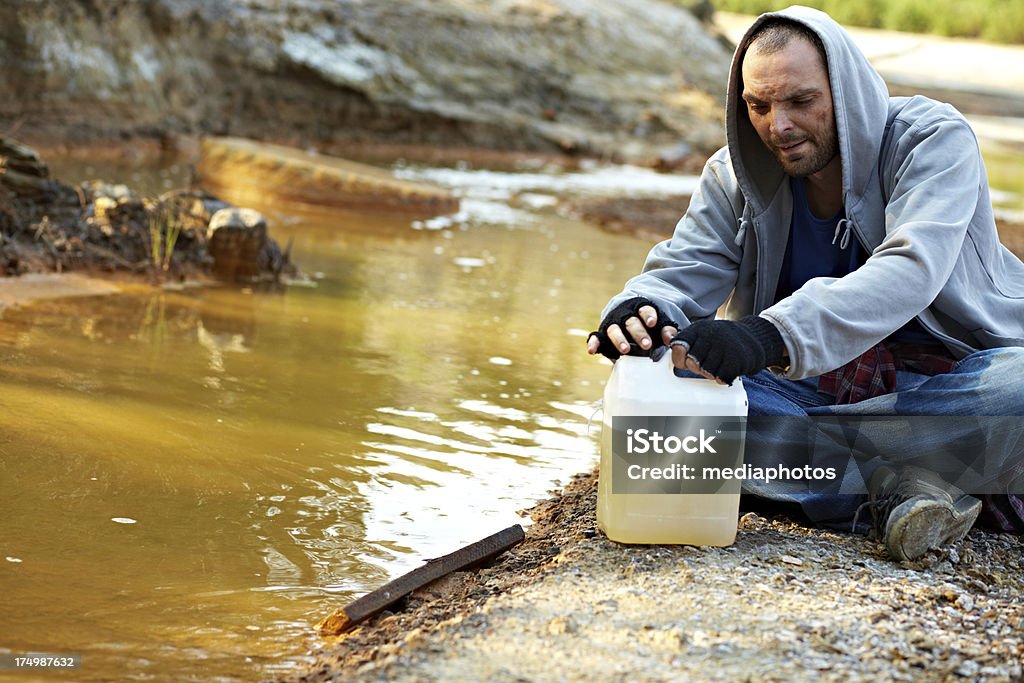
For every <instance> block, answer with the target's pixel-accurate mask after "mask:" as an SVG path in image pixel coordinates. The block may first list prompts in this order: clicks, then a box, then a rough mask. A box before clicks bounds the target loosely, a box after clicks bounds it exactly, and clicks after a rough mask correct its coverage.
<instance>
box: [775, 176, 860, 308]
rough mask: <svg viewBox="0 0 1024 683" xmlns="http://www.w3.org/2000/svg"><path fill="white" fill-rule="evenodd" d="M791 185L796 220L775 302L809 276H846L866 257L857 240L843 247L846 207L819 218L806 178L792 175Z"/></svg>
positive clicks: (796, 288)
mask: <svg viewBox="0 0 1024 683" xmlns="http://www.w3.org/2000/svg"><path fill="white" fill-rule="evenodd" d="M789 186H790V188H791V189H792V191H793V221H792V223H791V224H790V228H789V243H788V244H787V245H786V256H785V258H784V259H783V261H782V272H781V273H780V274H779V286H778V289H776V291H775V300H776V301H778V300H780V299H784V298H786V297H787V296H789V295H790V294H792V293H793V292H795V291H796V290H798V289H800V288H801V287H803V285H804V283H805V282H807V281H808V280H810V279H813V278H816V277H843V276H844V275H846V274H847V273H850V272H853V271H855V270H857V268H859V267H860V266H861V264H863V263H864V261H866V260H867V255H866V254H865V253H864V250H863V249H862V248H861V246H860V243H859V242H858V241H857V240H856V239H850V240H849V242H848V244H847V245H846V248H845V249H843V248H842V246H841V242H842V237H843V236H842V235H839V236H838V238H837V237H836V227H837V226H838V225H839V221H841V220H842V219H843V218H845V217H846V212H845V209H840V210H839V213H837V214H836V215H834V216H832V217H831V218H818V217H817V216H815V215H814V214H813V213H811V207H810V205H809V204H808V203H807V189H806V188H805V187H804V179H803V178H790V179H789ZM844 230H845V228H844Z"/></svg>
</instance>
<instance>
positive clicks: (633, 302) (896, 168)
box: [587, 7, 1024, 560]
mask: <svg viewBox="0 0 1024 683" xmlns="http://www.w3.org/2000/svg"><path fill="white" fill-rule="evenodd" d="M726 126H727V140H728V144H727V146H726V147H724V148H723V149H721V150H719V151H718V152H717V153H716V154H715V155H714V156H712V158H711V159H710V160H709V161H708V162H707V164H706V166H705V168H704V172H703V174H702V176H701V182H700V185H699V188H698V189H697V191H696V192H695V193H694V195H693V198H692V200H691V203H690V206H689V209H688V210H687V212H686V215H685V216H683V218H682V219H681V220H680V222H679V224H678V226H677V227H676V230H675V233H674V235H673V237H672V238H671V239H670V240H667V241H665V242H662V243H660V244H658V245H657V246H655V247H654V248H653V249H652V251H651V253H650V254H649V256H648V258H647V261H646V263H645V264H644V268H643V271H642V273H641V274H640V275H638V276H636V277H634V278H633V279H631V280H630V281H629V282H627V283H626V285H625V288H624V290H623V292H622V293H621V294H619V295H617V296H616V297H614V298H613V299H612V300H611V301H610V302H609V304H608V306H607V307H606V309H605V311H604V313H603V315H602V323H601V326H600V328H599V330H598V331H597V332H595V333H593V334H592V335H591V336H590V338H589V339H588V342H587V344H588V351H589V352H590V353H591V354H594V353H599V352H600V353H603V354H604V355H606V356H608V357H609V358H612V359H613V360H614V359H615V358H617V357H618V356H619V355H620V354H624V353H629V352H631V350H632V352H633V353H642V354H645V353H650V352H651V351H652V350H653V349H656V348H659V347H661V346H663V345H670V346H671V348H672V358H673V361H674V364H675V365H676V367H678V368H684V369H686V370H689V371H691V372H694V373H697V374H700V375H703V376H705V377H708V378H714V379H716V380H718V381H720V382H725V383H732V382H733V381H734V380H735V379H736V378H737V377H740V376H744V385H745V388H746V390H747V394H748V398H749V402H750V415H751V416H752V418H753V417H758V416H774V417H778V418H779V419H778V421H777V422H776V423H771V422H764V421H762V422H760V423H758V424H759V425H760V426H759V427H756V428H752V427H748V439H747V446H746V453H747V461H748V462H751V460H752V459H753V460H755V461H757V460H758V459H760V461H761V462H762V463H763V464H766V465H770V464H772V459H773V458H783V459H785V458H792V457H793V453H794V452H796V451H794V450H793V449H792V448H791V446H792V443H789V444H788V445H785V446H784V445H783V442H786V441H790V442H792V441H800V440H802V439H805V438H806V435H801V436H799V437H797V438H794V437H793V427H792V425H793V423H792V422H786V421H785V419H783V418H799V419H804V420H807V419H817V418H830V419H831V418H835V417H842V418H876V417H890V418H892V417H900V418H901V419H902V418H904V417H907V416H914V417H919V416H921V417H923V419H925V420H926V421H925V422H924V423H922V424H924V425H925V426H926V427H927V429H928V430H930V431H931V432H935V431H936V428H937V429H938V431H939V432H941V433H939V434H938V435H937V436H936V435H935V434H932V435H931V436H930V437H925V438H924V439H923V440H924V441H928V440H929V439H930V440H932V441H937V442H942V443H945V444H947V445H948V444H951V443H952V444H966V443H968V441H965V440H964V439H967V437H969V436H970V434H973V433H974V432H978V431H979V429H980V430H981V436H980V437H978V438H977V439H976V444H981V446H980V447H978V448H979V451H980V452H983V453H982V454H983V457H984V460H985V469H986V472H988V473H989V474H992V473H993V472H994V474H992V476H990V477H989V478H988V479H986V480H985V481H986V482H988V484H987V486H988V488H985V489H984V491H981V490H978V491H971V492H973V493H986V494H992V493H1005V492H1007V491H1011V490H1012V491H1018V489H1017V488H1015V487H1016V486H1019V482H1020V481H1021V480H1022V479H1021V475H1022V473H1024V447H1022V446H1021V444H1024V434H1021V432H1020V431H1016V430H1018V429H1019V428H1018V427H1017V426H1016V424H1018V423H1021V422H1024V421H1022V420H1019V419H1017V420H1012V421H1008V420H1005V419H1004V420H1002V421H999V420H998V419H997V420H996V422H994V423H992V422H985V420H986V419H987V418H988V416H1021V415H1024V383H1022V380H1024V264H1022V263H1021V261H1020V260H1019V259H1017V258H1016V257H1015V256H1013V255H1012V254H1011V253H1010V252H1009V251H1008V250H1006V249H1005V248H1004V247H1003V246H1002V245H1001V244H1000V243H999V238H998V235H997V233H996V227H995V221H994V218H993V215H992V207H991V201H990V197H989V190H988V185H987V178H986V175H985V169H984V165H983V163H982V160H981V155H980V152H979V150H978V144H977V141H976V140H975V137H974V135H973V133H972V131H971V128H970V126H969V125H968V124H967V122H966V121H965V120H964V119H963V117H962V116H961V115H960V114H959V113H958V112H956V111H955V110H954V109H953V108H952V107H951V106H949V105H945V104H940V103H938V102H935V101H933V100H930V99H927V98H924V97H920V96H918V97H912V98H890V97H889V96H888V92H887V89H886V87H885V84H884V82H883V81H882V79H881V77H880V76H879V75H878V74H877V72H876V71H875V70H874V69H873V68H872V67H871V66H870V64H869V63H868V62H867V60H866V59H865V57H864V56H863V54H862V53H861V52H860V51H859V50H858V48H857V47H856V46H855V45H854V43H853V41H852V40H851V38H850V36H849V35H848V34H847V33H846V31H844V30H843V29H842V28H841V27H840V26H839V25H838V24H836V23H835V22H834V21H833V20H832V19H831V18H829V17H828V16H827V15H825V14H823V13H821V12H818V11H816V10H812V9H808V8H805V7H792V8H789V9H788V10H785V11H782V12H778V13H770V14H766V15H763V16H761V17H759V18H758V19H757V21H756V22H755V23H754V24H753V26H751V28H750V29H749V30H748V32H747V34H746V35H745V36H744V38H743V40H742V41H741V42H740V44H739V46H738V47H737V50H736V54H735V56H734V59H733V64H732V71H731V74H730V79H729V91H728V98H727V116H726ZM720 307H723V308H722V312H723V317H724V319H720V320H715V319H714V317H715V314H716V311H718V310H719V308H720ZM954 416H955V417H954ZM961 418H963V419H968V418H970V419H971V420H975V421H974V422H971V423H970V425H965V423H964V422H963V419H961ZM773 419H774V418H773ZM929 419H930V420H932V421H931V422H927V420H929ZM979 423H984V426H983V427H981V428H979V427H978V424H979ZM751 424H753V423H751ZM1008 424H1011V425H1012V426H1010V427H1009V428H1007V425H1008ZM814 429H815V430H825V427H819V426H815V427H814ZM858 429H861V430H862V431H861V433H859V434H858V435H857V437H855V438H853V439H852V440H851V441H850V442H844V443H839V444H838V445H836V443H834V442H830V443H832V445H831V446H830V448H832V450H833V451H835V452H838V453H839V454H840V455H842V454H843V453H845V454H846V455H845V456H844V457H849V456H850V454H851V452H853V451H856V452H857V453H860V454H861V455H862V457H861V459H859V460H858V462H857V465H858V467H860V468H861V472H862V473H863V469H864V468H863V465H864V463H865V462H868V463H870V465H871V467H870V469H871V470H872V472H873V473H872V472H868V473H866V474H865V477H864V480H865V481H866V482H867V483H866V486H863V487H862V488H863V489H865V490H866V491H867V493H869V494H870V505H869V507H870V508H871V509H872V512H873V513H874V515H873V516H874V523H875V528H876V531H877V532H878V533H879V535H880V536H881V537H882V538H883V539H884V542H885V545H886V547H887V548H888V551H889V553H890V554H891V555H892V556H893V557H894V558H896V559H899V560H908V559H914V558H917V557H920V556H921V555H923V554H924V553H925V552H927V551H928V550H929V549H931V548H934V547H938V546H941V545H943V544H945V543H949V542H953V541H957V540H959V539H960V538H962V537H963V536H964V535H965V534H966V533H967V532H968V530H969V529H970V528H971V526H972V525H973V524H974V522H975V520H976V518H977V517H978V515H979V512H980V511H981V510H982V507H983V506H982V502H981V501H980V500H978V499H977V498H975V497H973V496H970V495H966V494H965V493H964V491H962V490H959V489H958V488H957V487H955V486H953V485H951V483H950V481H949V478H948V477H945V478H943V477H939V476H937V475H936V474H935V473H934V472H932V471H930V470H929V469H928V468H922V467H920V466H910V465H908V464H907V463H908V462H910V461H911V460H912V458H911V455H913V453H914V451H915V449H919V448H923V446H921V443H919V440H918V439H917V438H915V439H914V440H913V441H912V440H910V439H909V438H908V437H906V436H905V435H904V436H894V434H896V433H897V432H898V430H895V429H893V428H892V425H888V426H887V427H886V426H884V425H883V427H873V426H872V423H871V422H865V423H864V424H861V425H860V426H859V427H858ZM872 429H875V430H876V432H875V433H871V430H872ZM950 430H951V431H950ZM957 430H959V431H957ZM972 430H973V431H972ZM911 433H917V434H919V435H920V434H921V430H919V429H918V430H916V432H915V430H914V429H911ZM865 434H868V435H869V436H870V437H871V438H869V439H867V440H866V441H867V442H868V443H870V444H871V445H872V448H873V449H874V450H872V451H871V452H870V453H868V454H866V455H865V454H863V453H861V451H860V447H859V446H851V445H850V443H852V442H853V441H857V439H858V438H859V437H860V436H863V435H865ZM817 438H818V439H819V440H821V436H820V434H818V437H817ZM830 438H832V437H831V436H830ZM826 440H827V439H826ZM833 441H837V440H835V439H833ZM838 441H841V439H839V440H838ZM939 447H941V446H936V448H939ZM964 448H967V446H961V447H960V450H961V451H963V450H964ZM844 449H845V450H844ZM800 452H801V453H803V454H804V455H803V456H801V457H811V458H814V457H817V456H816V455H815V453H816V451H812V452H811V455H807V451H806V450H805V451H800ZM879 453H880V454H881V458H882V460H881V461H880V460H879V459H878V457H877V456H878V455H879ZM908 453H909V454H910V455H908ZM854 455H855V457H856V455H857V454H856V453H855V454H854ZM828 457H835V453H832V454H831V455H829V456H828ZM972 457H973V456H972ZM979 457H981V456H979ZM880 463H881V464H880ZM946 464H948V462H947V463H946ZM848 474H849V473H848ZM1011 485H1012V486H1013V488H1011ZM745 489H746V490H747V491H749V492H754V493H757V494H760V495H763V496H767V497H770V498H776V499H782V500H789V501H795V502H798V503H800V504H801V505H802V506H803V509H804V511H805V512H806V513H807V514H808V515H809V516H810V517H811V519H812V520H814V521H817V522H822V523H833V524H838V523H841V522H844V521H845V522H846V523H847V524H848V523H849V520H850V519H851V518H854V519H855V520H856V516H855V515H854V510H855V509H856V508H857V507H858V503H860V502H861V500H862V498H857V497H851V496H848V495H834V494H833V493H830V492H822V491H821V490H820V487H819V488H816V487H815V486H814V485H810V484H808V483H807V482H804V483H803V484H802V487H801V486H796V487H793V486H789V487H788V488H787V487H785V486H780V485H778V484H775V485H772V484H771V483H769V482H756V481H748V482H746V483H745ZM847 490H848V489H846V488H844V489H842V491H847ZM984 500H985V504H986V509H988V508H990V509H988V512H989V513H990V514H989V515H988V516H987V519H990V520H992V521H995V522H996V523H998V524H999V525H1000V526H1002V527H1003V528H1005V529H1007V530H1010V529H1016V530H1017V531H1021V530H1024V505H1021V501H1022V500H1024V499H1022V498H1017V497H1014V496H1006V495H1003V496H996V495H985V496H984Z"/></svg>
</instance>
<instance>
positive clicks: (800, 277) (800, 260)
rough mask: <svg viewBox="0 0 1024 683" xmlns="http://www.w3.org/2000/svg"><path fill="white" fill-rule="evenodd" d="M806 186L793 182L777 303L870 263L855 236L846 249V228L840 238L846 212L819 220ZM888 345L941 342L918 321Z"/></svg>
mask: <svg viewBox="0 0 1024 683" xmlns="http://www.w3.org/2000/svg"><path fill="white" fill-rule="evenodd" d="M804 182H805V181H804V179H803V178H793V177H791V178H790V179H789V186H790V189H791V190H792V191H793V220H792V222H791V223H790V228H789V242H788V243H787V244H786V255H785V257H784V258H783V261H782V271H781V272H780V273H779V284H778V287H777V288H776V290H775V300H776V301H779V300H780V299H784V298H786V297H787V296H789V295H790V294H792V293H793V292H795V291H796V290H798V289H800V288H801V287H803V285H804V283H805V282H807V281H808V280H810V279H812V278H816V277H836V278H838V277H843V276H844V275H846V274H847V273H851V272H853V271H855V270H857V269H858V268H860V267H861V265H863V264H864V262H865V261H866V260H867V253H866V252H865V251H864V249H863V247H861V245H860V242H859V241H858V240H857V239H856V237H855V236H852V235H851V237H850V239H849V240H848V241H847V244H846V248H845V249H844V248H843V246H842V242H843V233H844V232H845V231H846V230H847V228H846V227H845V226H844V227H843V229H842V230H841V231H840V233H839V235H838V236H837V235H836V227H838V225H839V221H841V220H842V219H843V218H845V217H846V210H845V209H840V210H839V212H838V213H837V214H836V215H834V216H832V217H831V218H818V217H817V216H815V215H814V214H813V213H812V212H811V207H810V205H809V204H808V202H807V189H806V187H805V184H804ZM886 341H898V342H907V343H914V344H924V343H934V342H936V341H937V340H936V339H935V337H933V336H932V335H931V334H929V333H928V331H927V330H925V329H924V328H923V327H921V324H920V323H918V322H917V319H916V318H915V319H912V320H911V321H910V322H908V323H907V324H906V325H904V326H903V327H901V328H900V329H898V330H896V331H895V332H893V333H892V334H891V335H890V336H889V338H888V339H887V340H886Z"/></svg>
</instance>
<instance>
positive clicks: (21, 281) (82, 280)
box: [0, 273, 122, 311]
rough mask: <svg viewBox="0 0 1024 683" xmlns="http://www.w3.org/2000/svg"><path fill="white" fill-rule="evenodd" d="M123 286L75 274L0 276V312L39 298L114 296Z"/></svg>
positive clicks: (106, 280) (107, 280)
mask: <svg viewBox="0 0 1024 683" xmlns="http://www.w3.org/2000/svg"><path fill="white" fill-rule="evenodd" d="M120 291H122V287H121V286H119V285H118V284H117V283H116V282H112V281H111V280H109V279H102V280H101V279H99V278H95V277H90V276H88V275H81V274H78V273H66V274H59V273H30V274H27V275H22V276H21V277H0V311H2V310H3V309H4V308H7V307H8V306H20V305H24V304H29V303H32V302H33V301H39V300H41V299H58V298H62V297H74V296H97V295H101V294H115V293H117V292H120Z"/></svg>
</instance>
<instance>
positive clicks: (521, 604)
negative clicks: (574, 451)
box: [288, 474, 1024, 681]
mask: <svg viewBox="0 0 1024 683" xmlns="http://www.w3.org/2000/svg"><path fill="white" fill-rule="evenodd" d="M596 482H597V478H596V475H595V474H589V475H583V476H580V477H578V478H576V479H575V480H574V481H572V482H571V483H570V484H569V485H568V486H567V487H566V489H565V491H564V492H563V493H561V494H560V495H558V496H556V497H555V498H553V499H551V500H549V501H545V502H543V503H541V504H540V505H538V506H537V507H536V508H535V509H534V510H533V511H532V516H533V518H534V520H535V525H534V526H532V527H531V528H530V529H529V530H528V533H527V540H526V542H525V543H523V544H522V545H520V546H518V547H516V548H514V549H513V550H511V551H509V552H508V553H506V555H504V556H503V557H502V558H501V559H500V560H499V562H498V563H497V564H496V565H495V566H493V567H491V568H488V569H484V570H480V571H477V572H474V573H463V574H459V575H455V576H453V577H451V578H449V579H448V580H443V581H441V582H439V583H438V584H434V585H432V586H428V587H427V589H424V590H423V591H421V592H420V593H418V594H415V595H413V596H411V597H410V598H409V599H408V603H407V605H406V607H405V609H404V610H402V611H399V612H397V613H395V614H386V615H384V616H382V617H378V618H377V619H376V620H375V621H373V622H371V623H369V624H368V625H366V626H363V627H361V628H358V629H357V630H355V631H353V632H351V633H350V634H348V635H347V636H344V637H342V638H341V640H340V641H339V642H337V643H336V644H333V645H328V646H327V647H325V649H324V650H323V651H322V652H320V653H319V654H318V655H317V660H316V662H315V663H314V664H313V665H311V666H310V667H308V668H306V669H303V670H302V671H301V672H297V673H296V674H295V676H293V677H292V678H291V679H288V680H292V681H327V680H333V681H340V680H365V681H370V680H374V681H377V680H380V681H485V680H486V681H596V680H601V681H604V680H610V681H666V680H673V681H676V680H679V681H687V680H699V681H705V680H726V681H735V680H769V681H791V680H805V679H810V678H814V679H815V680H835V681H840V680H842V681H877V680H932V681H945V680H986V681H1010V680H1021V677H1022V676H1024V605H1022V604H1021V601H1020V596H1021V594H1022V591H1024V576H1022V573H1021V568H1022V562H1024V543H1022V541H1021V539H1020V538H1019V537H1017V536H1012V535H1008V534H996V533H990V532H985V531H982V530H978V529H975V530H973V531H972V532H971V533H970V534H969V535H968V537H967V538H966V539H965V540H964V541H962V542H961V543H958V544H956V545H955V546H953V547H951V548H947V549H944V550H943V551H933V552H932V553H930V554H929V555H927V556H926V557H925V558H923V559H922V560H919V561H917V562H914V563H903V564H897V563H895V562H892V561H891V560H889V559H887V557H886V555H885V551H884V549H883V548H882V546H881V545H880V544H878V543H877V542H875V541H873V540H869V539H867V538H865V537H863V536H858V535H853V534H846V533H837V532H832V531H825V530H821V529H814V528H810V527H808V526H806V525H805V524H802V523H801V522H800V521H799V520H795V519H792V518H790V517H787V516H786V515H784V514H778V513H768V512H765V511H762V512H761V513H760V514H759V513H755V512H747V513H746V514H744V516H743V517H742V518H741V519H740V522H739V529H740V530H739V534H738V537H737V541H736V543H735V544H734V545H733V546H731V547H728V548H709V547H708V548H695V547H687V546H638V545H622V544H618V543H614V542H612V541H609V540H608V539H607V538H605V537H604V535H603V534H602V533H601V532H600V531H597V530H596V528H595V505H596V498H597V486H596Z"/></svg>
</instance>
